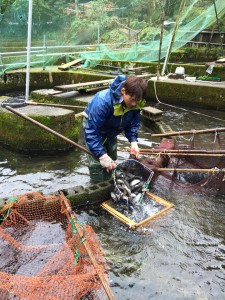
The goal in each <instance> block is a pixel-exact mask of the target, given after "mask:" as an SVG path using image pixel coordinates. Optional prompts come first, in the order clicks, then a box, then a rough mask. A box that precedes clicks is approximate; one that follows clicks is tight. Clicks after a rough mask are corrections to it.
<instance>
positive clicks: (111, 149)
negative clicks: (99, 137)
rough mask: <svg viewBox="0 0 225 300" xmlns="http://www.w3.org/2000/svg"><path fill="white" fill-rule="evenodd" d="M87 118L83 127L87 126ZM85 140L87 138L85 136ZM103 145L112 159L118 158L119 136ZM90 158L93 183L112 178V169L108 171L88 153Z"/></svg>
mask: <svg viewBox="0 0 225 300" xmlns="http://www.w3.org/2000/svg"><path fill="white" fill-rule="evenodd" d="M85 124H86V118H85V117H84V120H83V127H84V128H85ZM84 140H85V138H84ZM85 145H86V147H87V149H88V150H90V149H89V148H88V146H87V144H86V140H85ZM103 146H104V148H105V150H106V153H107V154H108V155H109V156H110V157H111V158H112V160H116V159H117V138H115V141H114V143H109V142H108V140H107V139H106V141H105V142H104V143H103ZM86 156H87V159H88V168H89V173H90V178H91V181H92V182H93V183H97V182H103V181H106V180H110V179H111V178H112V171H109V172H107V171H106V169H105V168H103V167H102V166H101V164H100V162H99V161H97V160H95V159H94V158H93V157H92V156H91V155H88V154H87V155H86Z"/></svg>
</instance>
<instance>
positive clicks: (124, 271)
mask: <svg viewBox="0 0 225 300" xmlns="http://www.w3.org/2000/svg"><path fill="white" fill-rule="evenodd" d="M159 108H160V109H162V110H165V114H164V121H165V122H167V123H168V124H169V125H170V126H171V127H172V129H173V130H189V129H196V130H197V129H205V128H214V127H221V126H223V127H224V125H225V113H222V112H216V113H215V112H212V111H211V112H207V111H201V112H202V113H205V114H206V113H208V114H211V115H212V116H214V117H218V118H221V119H224V121H219V120H215V119H211V118H208V117H200V115H196V114H191V113H189V112H186V111H180V110H177V109H174V108H170V107H167V106H162V105H161V106H159ZM198 111H199V110H198ZM155 142H158V140H153V139H152V138H151V132H150V130H149V129H148V128H146V127H145V126H142V127H141V130H140V145H141V147H142V146H144V145H145V146H146V145H147V146H151V145H152V143H155ZM124 146H128V143H127V142H126V140H125V138H124V137H123V136H120V137H119V147H124ZM118 154H119V158H118V161H122V160H123V159H126V158H128V153H124V152H119V153H118ZM78 184H79V185H83V186H88V185H90V182H89V176H88V168H87V163H86V160H85V155H84V154H83V153H81V152H80V150H73V151H70V152H68V153H65V154H59V155H51V156H50V155H49V156H42V157H40V156H29V155H24V154H16V153H14V152H12V151H9V150H6V149H4V148H2V147H1V148H0V193H1V197H8V196H12V195H16V194H22V193H24V192H27V191H31V190H42V191H44V193H46V194H50V193H51V192H54V191H56V190H58V189H61V188H67V187H71V186H74V185H78ZM154 192H155V193H157V194H158V195H159V196H161V197H163V198H165V199H166V200H168V201H170V202H172V203H173V204H174V205H175V207H174V208H172V209H170V210H169V211H168V212H166V213H165V214H164V215H162V216H160V217H158V218H157V219H155V220H153V221H151V223H149V224H148V226H146V227H145V228H143V229H142V230H137V231H132V230H130V229H128V228H127V227H125V226H124V225H122V224H121V223H120V222H119V221H118V220H117V219H115V218H114V217H113V216H111V215H110V214H109V213H108V212H106V211H104V210H102V209H100V208H98V207H96V206H95V207H88V208H85V209H82V210H79V211H78V213H79V219H80V220H81V221H83V222H85V223H87V224H89V225H91V226H92V227H93V229H94V230H95V232H96V233H97V235H98V237H99V240H100V242H101V245H102V247H103V250H104V253H105V255H106V257H107V259H108V261H109V263H110V272H109V278H110V284H111V288H112V291H113V293H114V295H115V297H116V299H118V300H120V299H124V300H128V299H129V300H131V299H138V298H141V299H144V300H146V299H204V300H205V299H224V298H225V242H224V239H225V197H224V196H223V195H221V196H206V195H203V194H199V193H195V192H193V194H191V195H190V194H189V195H187V194H186V193H185V191H183V192H182V191H179V193H178V192H176V190H175V191H174V190H166V189H164V188H163V187H158V186H156V187H154Z"/></svg>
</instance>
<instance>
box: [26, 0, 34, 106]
mask: <svg viewBox="0 0 225 300" xmlns="http://www.w3.org/2000/svg"><path fill="white" fill-rule="evenodd" d="M32 6H33V1H32V0H29V9H28V28H27V69H26V93H25V101H28V99H29V86H30V49H31V30H32Z"/></svg>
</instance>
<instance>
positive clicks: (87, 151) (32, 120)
mask: <svg viewBox="0 0 225 300" xmlns="http://www.w3.org/2000/svg"><path fill="white" fill-rule="evenodd" d="M5 108H6V109H7V110H9V111H11V112H13V113H14V114H16V115H18V116H19V117H21V118H23V119H25V120H27V121H29V122H31V123H33V124H35V125H37V126H38V127H40V128H42V129H44V130H46V131H48V132H49V133H51V134H53V135H55V136H57V137H59V138H60V139H62V140H64V141H65V142H68V143H69V144H71V145H73V146H74V147H76V148H79V149H80V150H82V151H83V152H86V153H87V154H89V155H91V156H92V157H93V158H94V159H95V160H97V161H98V160H99V159H98V158H97V157H96V156H95V155H94V154H92V153H91V152H90V151H89V150H87V149H86V148H84V147H83V146H81V145H79V144H77V143H75V142H74V141H72V140H70V139H68V138H67V137H65V136H63V135H62V134H60V133H58V132H56V131H54V130H52V129H51V128H49V127H47V126H45V125H43V124H41V123H39V122H38V121H36V120H34V119H32V118H30V117H28V116H26V115H24V114H22V113H20V112H18V111H16V110H15V109H13V108H12V107H10V106H6V107H5Z"/></svg>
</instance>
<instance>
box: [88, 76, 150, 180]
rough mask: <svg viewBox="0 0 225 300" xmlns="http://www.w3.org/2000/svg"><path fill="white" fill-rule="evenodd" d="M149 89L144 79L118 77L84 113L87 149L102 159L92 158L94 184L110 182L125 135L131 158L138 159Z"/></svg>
mask: <svg viewBox="0 0 225 300" xmlns="http://www.w3.org/2000/svg"><path fill="white" fill-rule="evenodd" d="M146 89H147V83H146V81H145V80H144V79H142V78H139V77H136V76H130V77H127V76H125V75H119V76H117V77H116V78H115V79H114V80H113V81H112V82H111V83H110V85H109V88H108V89H106V90H103V91H100V92H98V93H97V94H96V95H95V96H94V97H93V99H92V100H91V101H90V102H89V104H88V105H87V107H86V108H85V110H84V113H83V114H84V124H83V126H84V135H85V144H86V147H87V148H88V149H89V150H90V151H91V152H92V153H93V154H94V155H95V156H96V157H97V158H98V159H99V161H96V160H95V159H94V158H93V157H92V156H90V155H88V164H89V171H90V177H91V179H92V180H93V181H94V182H100V181H104V180H109V179H110V178H111V173H112V172H111V170H112V169H114V168H115V166H116V164H115V162H114V161H115V160H116V159H117V135H119V134H120V133H122V132H124V134H125V136H126V138H127V139H128V141H129V142H130V154H131V155H134V156H135V157H137V158H138V156H139V148H138V142H137V141H138V129H139V126H140V110H141V109H142V108H143V106H144V104H145V101H144V100H143V99H144V98H145V94H146Z"/></svg>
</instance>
